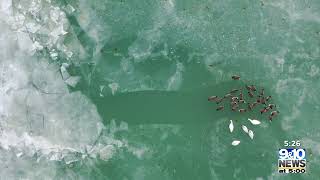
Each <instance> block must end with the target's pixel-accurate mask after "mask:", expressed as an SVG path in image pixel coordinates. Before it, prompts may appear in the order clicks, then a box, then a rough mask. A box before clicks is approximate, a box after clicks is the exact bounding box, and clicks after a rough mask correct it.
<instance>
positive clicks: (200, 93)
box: [0, 0, 320, 180]
mask: <svg viewBox="0 0 320 180" xmlns="http://www.w3.org/2000/svg"><path fill="white" fill-rule="evenodd" d="M16 3H17V2H16ZM42 3H43V4H44V5H43V6H45V4H46V2H42ZM52 4H53V5H54V6H56V7H59V8H60V9H61V10H62V12H63V13H65V14H66V16H65V17H66V22H64V23H66V24H68V26H67V27H68V28H67V29H65V31H66V32H67V34H66V35H64V36H63V39H62V40H61V42H60V43H62V44H63V45H64V46H65V47H67V48H68V49H69V50H70V51H71V52H73V55H72V57H70V58H68V57H66V55H65V53H64V52H63V51H58V57H57V58H56V59H54V58H51V57H50V55H49V54H50V51H51V50H50V48H49V47H47V48H44V49H43V50H41V51H39V52H37V53H36V54H35V56H34V58H35V59H41V58H47V59H49V60H48V62H49V63H50V64H54V65H56V66H60V65H61V64H62V63H68V64H70V66H69V67H68V69H67V70H68V72H69V74H70V75H72V76H79V77H81V80H80V82H79V83H78V84H77V85H76V86H75V87H71V86H68V90H69V92H72V93H75V92H80V93H81V94H83V95H84V96H85V97H86V98H88V100H89V103H92V104H93V105H94V106H95V107H96V108H97V112H98V115H99V116H100V117H101V119H102V123H103V125H104V126H105V131H103V132H102V133H101V134H100V135H101V136H99V137H98V139H97V140H96V141H95V142H94V143H93V144H95V145H96V144H99V143H100V144H103V143H104V144H109V143H110V142H108V141H110V140H109V139H107V138H106V137H109V136H111V137H112V139H117V140H119V141H121V142H123V143H124V144H126V146H123V147H117V148H116V149H115V151H114V152H113V153H112V156H111V155H110V158H108V159H107V160H102V158H99V156H98V157H92V158H89V159H87V160H81V161H79V162H75V163H72V164H71V165H66V164H64V163H63V162H59V161H57V162H55V165H56V167H57V170H56V172H55V173H54V175H53V176H52V177H51V178H52V179H110V180H131V179H132V180H144V179H145V180H165V179H167V180H209V179H213V180H215V179H217V180H220V179H221V180H229V179H241V180H251V179H253V180H262V179H264V180H267V179H268V180H269V179H270V180H271V179H288V180H289V179H290V180H293V179H297V180H300V179H305V180H316V179H320V156H319V155H320V133H319V132H320V121H319V115H320V113H319V110H320V103H319V102H320V98H319V97H320V96H319V88H320V81H319V78H320V69H319V68H320V1H317V0H265V1H260V0H259V1H258V0H256V1H253V0H198V1H195V0H159V1H143V0H105V1H103V0H57V1H53V2H52ZM70 6H72V7H73V8H74V11H70ZM29 18H31V19H32V18H36V17H33V16H32V15H30V17H29ZM35 36H36V37H37V38H44V39H45V38H46V37H45V36H44V37H42V36H43V35H41V34H39V35H35ZM211 65H212V66H211ZM234 74H238V75H240V76H241V81H233V80H231V76H232V75H234ZM245 83H250V84H255V85H257V86H259V87H264V88H265V89H266V94H268V95H272V97H273V98H272V101H273V102H274V103H275V104H277V105H278V106H277V107H278V110H279V111H280V114H279V116H278V117H277V118H275V119H274V121H273V122H272V123H270V122H269V121H268V120H267V117H266V116H262V115H259V113H257V112H250V113H245V114H239V113H232V112H231V111H229V110H226V111H222V112H217V111H216V110H215V109H216V107H217V106H216V104H214V103H210V102H208V101H207V98H208V97H209V96H212V95H219V96H222V95H224V94H225V93H226V92H227V91H230V90H231V89H233V88H237V87H239V86H243V85H244V84H245ZM112 84H113V85H114V86H113V85H112ZM112 87H114V89H113V90H112ZM79 103H80V102H79ZM75 104H76V103H75ZM74 108H77V105H75V107H74ZM82 111H83V113H82ZM85 112H86V111H85V110H84V109H79V113H77V114H76V115H75V116H76V118H77V116H79V117H80V116H85ZM90 112H91V111H90ZM92 112H93V110H92ZM247 118H258V119H260V120H261V121H262V125H260V126H255V127H254V126H253V125H250V124H249V122H248V121H247ZM230 119H232V120H234V124H235V131H234V132H233V133H230V132H229V129H228V125H229V120H230ZM87 121H91V119H90V118H88V119H87ZM242 124H245V125H247V126H248V127H249V128H253V130H254V133H255V136H254V139H253V140H251V139H250V138H249V137H248V136H247V135H246V134H244V133H243V131H242V130H241V128H240V126H241V125H242ZM80 126H81V124H80V125H79V127H80ZM77 127H78V126H77ZM119 127H127V128H124V129H125V130H121V131H117V130H114V129H117V128H119ZM83 129H85V127H83ZM87 131H88V132H89V131H90V130H89V129H88V130H87ZM86 133H87V132H86V130H84V131H83V134H86ZM70 136H72V135H70ZM100 137H102V138H100ZM99 138H100V139H99ZM234 139H240V140H241V143H240V144H239V145H238V146H232V145H231V142H232V140H234ZM285 140H289V141H292V140H300V141H301V144H302V147H303V148H305V149H306V150H307V161H308V162H307V170H306V173H305V174H289V175H286V174H279V173H278V172H277V171H278V167H277V163H278V150H279V148H282V147H284V144H283V143H284V142H283V141H285ZM111 144H112V143H111ZM79 159H81V158H79ZM32 162H34V161H32ZM50 163H51V162H49V161H45V165H44V166H45V167H46V166H47V164H50ZM49 167H50V166H49V165H48V168H49ZM40 177H41V176H40V175H39V178H40ZM0 179H1V178H0Z"/></svg>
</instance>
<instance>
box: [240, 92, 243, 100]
mask: <svg viewBox="0 0 320 180" xmlns="http://www.w3.org/2000/svg"><path fill="white" fill-rule="evenodd" d="M239 96H240V100H243V94H242V92H241V93H240V94H239Z"/></svg>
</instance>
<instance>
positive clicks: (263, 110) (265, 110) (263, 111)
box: [260, 108, 268, 114]
mask: <svg viewBox="0 0 320 180" xmlns="http://www.w3.org/2000/svg"><path fill="white" fill-rule="evenodd" d="M267 111H268V109H267V108H263V109H261V110H260V113H261V114H263V113H266V112H267Z"/></svg>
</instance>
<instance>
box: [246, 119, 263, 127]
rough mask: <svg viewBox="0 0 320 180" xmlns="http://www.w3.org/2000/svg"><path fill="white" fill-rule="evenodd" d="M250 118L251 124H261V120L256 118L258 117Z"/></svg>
mask: <svg viewBox="0 0 320 180" xmlns="http://www.w3.org/2000/svg"><path fill="white" fill-rule="evenodd" d="M248 120H249V121H250V122H251V124H253V125H259V124H261V122H260V121H259V120H256V119H250V118H248Z"/></svg>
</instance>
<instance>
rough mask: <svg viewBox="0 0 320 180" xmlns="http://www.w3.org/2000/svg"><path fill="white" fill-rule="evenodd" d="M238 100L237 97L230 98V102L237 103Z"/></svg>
mask: <svg viewBox="0 0 320 180" xmlns="http://www.w3.org/2000/svg"><path fill="white" fill-rule="evenodd" d="M238 99H239V98H238V97H232V98H231V100H232V101H237V100H238Z"/></svg>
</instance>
